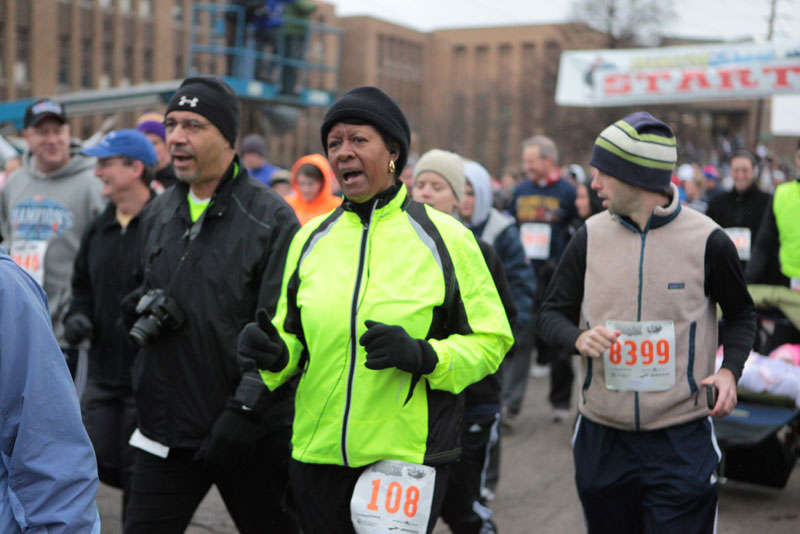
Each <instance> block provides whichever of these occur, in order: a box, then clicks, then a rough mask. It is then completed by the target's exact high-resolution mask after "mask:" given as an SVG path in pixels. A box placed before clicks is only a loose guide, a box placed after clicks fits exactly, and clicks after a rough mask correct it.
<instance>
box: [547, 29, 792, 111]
mask: <svg viewBox="0 0 800 534" xmlns="http://www.w3.org/2000/svg"><path fill="white" fill-rule="evenodd" d="M790 93H800V42H786V43H762V44H759V43H735V44H728V43H726V44H714V45H701V46H671V47H664V48H630V49H623V50H574V51H564V52H562V54H561V65H560V67H559V70H558V86H557V88H556V102H557V103H558V104H559V105H562V106H627V105H633V104H665V103H671V102H687V101H691V102H698V101H703V100H730V99H735V98H760V97H765V96H771V95H776V94H790Z"/></svg>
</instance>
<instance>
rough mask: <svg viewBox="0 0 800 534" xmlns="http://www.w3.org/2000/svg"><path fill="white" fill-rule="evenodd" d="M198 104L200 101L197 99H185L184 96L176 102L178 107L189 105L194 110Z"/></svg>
mask: <svg viewBox="0 0 800 534" xmlns="http://www.w3.org/2000/svg"><path fill="white" fill-rule="evenodd" d="M198 102H200V99H199V98H197V97H194V98H186V96H185V95H182V96H181V99H180V101H179V102H178V105H179V106H183V105H186V104H189V106H190V107H193V108H196V107H197V103H198Z"/></svg>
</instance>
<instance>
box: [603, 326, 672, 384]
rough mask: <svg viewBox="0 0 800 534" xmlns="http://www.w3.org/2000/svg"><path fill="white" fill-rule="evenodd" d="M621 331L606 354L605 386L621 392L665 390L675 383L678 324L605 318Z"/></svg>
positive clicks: (613, 328) (612, 328)
mask: <svg viewBox="0 0 800 534" xmlns="http://www.w3.org/2000/svg"><path fill="white" fill-rule="evenodd" d="M605 326H606V328H608V329H609V330H619V331H621V332H622V334H621V335H620V336H619V338H618V339H617V341H616V343H614V344H613V345H611V348H609V349H608V350H606V351H605V353H603V363H604V368H605V376H606V387H607V388H608V389H613V390H621V391H664V390H667V389H671V388H672V387H673V386H675V323H673V322H672V321H644V322H628V321H606V324H605Z"/></svg>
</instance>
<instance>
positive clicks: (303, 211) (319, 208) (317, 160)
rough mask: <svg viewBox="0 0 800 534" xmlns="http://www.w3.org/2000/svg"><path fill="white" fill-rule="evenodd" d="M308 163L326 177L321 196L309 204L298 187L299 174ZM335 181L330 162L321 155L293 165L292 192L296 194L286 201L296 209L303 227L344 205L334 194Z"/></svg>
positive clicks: (309, 157)
mask: <svg viewBox="0 0 800 534" xmlns="http://www.w3.org/2000/svg"><path fill="white" fill-rule="evenodd" d="M307 163H310V164H311V165H314V166H315V167H317V168H319V170H320V171H322V176H323V177H324V180H323V181H322V189H320V191H319V194H318V195H317V196H316V198H314V200H312V201H311V202H307V201H306V199H304V198H303V195H301V194H300V189H299V188H298V187H297V172H298V171H299V170H300V167H302V166H303V165H305V164H307ZM334 180H336V177H335V176H334V175H333V170H332V169H331V166H330V165H329V164H328V160H326V159H325V157H324V156H323V155H321V154H309V155H307V156H303V157H302V158H300V159H298V160H297V161H295V162H294V165H292V190H293V191H294V192H293V193H292V194H290V195H289V196H287V197H286V198H285V200H286V202H288V203H289V205H290V206H291V207H292V208H293V209H294V212H295V214H296V215H297V219H298V220H299V221H300V224H301V225H302V224H306V223H307V222H308V221H310V220H311V219H313V218H314V217H316V216H317V215H322V214H323V213H328V212H329V211H332V210H333V209H334V208H336V207H337V206H338V205H339V204H341V203H342V199H341V198H339V197H337V196H335V195H334V194H333V192H332V189H331V184H332V183H333V181H334Z"/></svg>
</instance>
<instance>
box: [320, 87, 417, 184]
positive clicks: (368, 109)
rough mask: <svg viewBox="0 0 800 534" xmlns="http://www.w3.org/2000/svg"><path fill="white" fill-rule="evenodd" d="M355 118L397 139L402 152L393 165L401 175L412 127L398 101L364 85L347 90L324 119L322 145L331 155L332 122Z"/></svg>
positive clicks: (396, 174) (326, 152)
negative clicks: (329, 149)
mask: <svg viewBox="0 0 800 534" xmlns="http://www.w3.org/2000/svg"><path fill="white" fill-rule="evenodd" d="M352 119H355V120H358V121H364V123H365V124H369V125H370V126H372V127H373V128H375V129H376V130H378V131H379V132H381V133H382V134H384V135H386V137H388V138H390V139H393V140H395V141H397V142H398V144H399V145H400V154H399V155H398V156H397V160H396V161H395V162H394V165H395V176H400V173H401V172H402V171H403V167H405V164H406V159H407V158H408V145H410V144H411V128H410V127H409V125H408V120H407V119H406V116H405V114H404V113H403V110H402V109H400V106H398V105H397V102H395V101H394V100H392V97H390V96H389V95H387V94H386V93H384V92H383V91H381V90H380V89H378V88H377V87H371V86H362V87H356V88H355V89H351V90H349V91H347V92H346V93H345V94H343V95H342V96H341V97H340V98H339V99H338V100H337V101H336V102H334V103H333V105H332V106H331V107H330V108H329V109H328V112H327V113H326V114H325V118H324V119H323V120H322V130H321V133H322V148H323V150H325V155H327V154H328V132H330V131H331V128H333V125H334V124H336V123H337V122H342V121H347V120H352Z"/></svg>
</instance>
